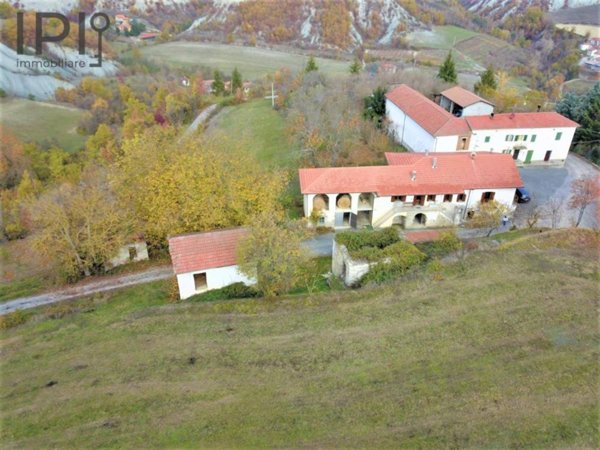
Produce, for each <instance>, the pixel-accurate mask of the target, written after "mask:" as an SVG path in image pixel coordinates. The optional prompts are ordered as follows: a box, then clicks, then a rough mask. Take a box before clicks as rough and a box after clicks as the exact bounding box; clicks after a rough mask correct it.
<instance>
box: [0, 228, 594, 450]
mask: <svg viewBox="0 0 600 450" xmlns="http://www.w3.org/2000/svg"><path fill="white" fill-rule="evenodd" d="M597 250H598V236H597V235H596V234H593V233H592V232H583V231H581V232H571V231H567V232H562V233H558V234H556V233H549V234H543V235H539V236H538V235H536V236H533V237H524V238H520V239H515V240H512V241H511V242H507V243H506V244H504V245H503V246H501V247H500V248H499V249H497V250H493V251H489V252H479V253H474V254H472V255H470V256H469V257H467V258H466V260H464V261H462V262H461V261H459V262H455V263H448V264H445V265H443V266H442V267H441V268H439V267H438V270H436V271H432V270H423V271H422V272H419V273H417V274H415V275H414V276H411V277H409V278H408V279H404V280H400V281H397V282H394V283H392V284H388V285H384V286H380V287H374V288H366V289H362V290H354V291H351V290H346V291H333V292H326V293H320V294H317V295H313V296H304V295H298V296H289V297H286V298H283V299H280V300H277V301H265V300H260V299H251V300H229V301H220V302H213V303H177V304H167V301H166V298H167V296H168V294H167V293H168V290H169V287H168V283H155V284H149V285H145V286H142V287H136V288H134V289H129V290H124V291H121V292H119V293H116V294H112V295H105V296H99V297H95V298H91V299H87V300H82V301H80V302H76V303H71V304H63V305H58V306H54V307H52V308H48V309H46V310H43V311H40V312H38V313H37V315H36V316H34V317H30V319H29V321H28V322H27V323H25V324H23V325H20V326H17V327H14V328H11V329H8V330H3V331H2V334H1V335H0V336H1V347H0V348H1V352H2V359H1V370H2V380H1V386H0V399H1V402H2V408H1V413H0V414H1V415H0V418H1V432H0V433H1V434H0V445H1V446H2V448H40V447H60V448H91V447H112V448H142V447H143V448H152V447H164V446H169V447H201V448H209V447H217V448H265V447H287V448H298V447H312V448H333V447H346V448H348V447H357V448H366V447H369V448H449V447H451V448H597V446H598V435H597V425H598V390H597V380H598V375H599V373H598V338H599V333H598V321H597V306H598V304H597V298H598V296H597V294H598V267H597V263H596V255H597Z"/></svg>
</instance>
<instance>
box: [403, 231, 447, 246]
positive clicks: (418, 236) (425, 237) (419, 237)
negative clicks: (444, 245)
mask: <svg viewBox="0 0 600 450" xmlns="http://www.w3.org/2000/svg"><path fill="white" fill-rule="evenodd" d="M441 234H442V233H441V232H439V231H436V230H422V231H407V232H405V233H404V237H405V238H406V240H407V241H410V242H412V243H413V244H415V243H417V242H429V241H435V240H437V239H438V238H439V237H440V235H441Z"/></svg>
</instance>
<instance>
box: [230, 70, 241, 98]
mask: <svg viewBox="0 0 600 450" xmlns="http://www.w3.org/2000/svg"><path fill="white" fill-rule="evenodd" d="M242 86H243V82H242V74H241V73H240V71H239V70H238V68H237V67H236V68H235V69H233V73H232V74H231V92H233V93H236V92H237V90H238V89H242Z"/></svg>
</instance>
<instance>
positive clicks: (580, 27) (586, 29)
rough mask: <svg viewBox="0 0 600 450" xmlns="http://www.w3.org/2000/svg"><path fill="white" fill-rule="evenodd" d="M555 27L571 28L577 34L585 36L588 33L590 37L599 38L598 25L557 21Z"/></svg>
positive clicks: (599, 29) (599, 28) (599, 30)
mask: <svg viewBox="0 0 600 450" xmlns="http://www.w3.org/2000/svg"><path fill="white" fill-rule="evenodd" d="M556 27H557V28H562V29H565V30H573V31H574V32H575V34H578V35H580V36H586V35H588V34H589V36H590V37H593V38H594V37H595V38H600V27H599V26H598V25H584V24H574V23H557V24H556Z"/></svg>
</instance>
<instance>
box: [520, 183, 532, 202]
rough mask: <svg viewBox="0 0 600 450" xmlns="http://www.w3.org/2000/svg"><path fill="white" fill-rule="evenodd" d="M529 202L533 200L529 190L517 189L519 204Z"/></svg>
mask: <svg viewBox="0 0 600 450" xmlns="http://www.w3.org/2000/svg"><path fill="white" fill-rule="evenodd" d="M529 200H531V197H530V196H529V192H527V189H525V188H524V187H522V188H517V202H518V203H527V202H528V201H529Z"/></svg>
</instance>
